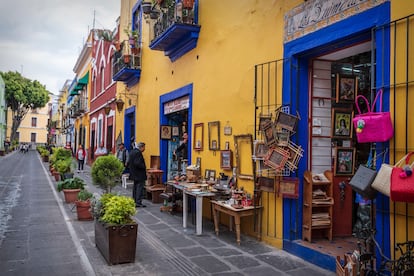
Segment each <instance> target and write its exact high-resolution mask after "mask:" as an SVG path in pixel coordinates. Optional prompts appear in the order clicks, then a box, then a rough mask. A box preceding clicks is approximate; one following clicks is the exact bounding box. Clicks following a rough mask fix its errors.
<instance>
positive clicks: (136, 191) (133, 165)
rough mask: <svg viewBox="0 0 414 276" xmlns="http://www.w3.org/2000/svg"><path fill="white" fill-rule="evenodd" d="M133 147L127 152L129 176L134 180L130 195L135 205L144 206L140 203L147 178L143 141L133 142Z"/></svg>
mask: <svg viewBox="0 0 414 276" xmlns="http://www.w3.org/2000/svg"><path fill="white" fill-rule="evenodd" d="M133 145H134V148H133V149H132V150H131V153H130V154H129V161H128V167H129V178H130V179H132V180H134V188H133V190H132V197H133V198H134V200H135V206H136V207H146V206H145V205H144V204H142V198H143V197H144V185H145V180H147V167H146V165H145V160H144V156H143V155H142V153H143V152H144V150H145V143H143V142H139V143H134V144H133Z"/></svg>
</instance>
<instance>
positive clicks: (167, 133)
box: [160, 125, 172, 140]
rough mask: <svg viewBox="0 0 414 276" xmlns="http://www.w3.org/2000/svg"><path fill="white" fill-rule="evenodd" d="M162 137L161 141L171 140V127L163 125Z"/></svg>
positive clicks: (161, 129)
mask: <svg viewBox="0 0 414 276" xmlns="http://www.w3.org/2000/svg"><path fill="white" fill-rule="evenodd" d="M160 137H161V139H166V140H170V139H171V137H172V136H171V126H166V125H162V126H161V128H160Z"/></svg>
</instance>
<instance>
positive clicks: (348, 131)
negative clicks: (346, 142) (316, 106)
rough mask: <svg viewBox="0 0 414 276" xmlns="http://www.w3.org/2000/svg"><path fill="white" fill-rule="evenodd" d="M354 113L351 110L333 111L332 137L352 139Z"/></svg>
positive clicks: (338, 109) (339, 109) (340, 109)
mask: <svg viewBox="0 0 414 276" xmlns="http://www.w3.org/2000/svg"><path fill="white" fill-rule="evenodd" d="M353 117H354V112H353V111H352V110H351V109H343V108H333V109H332V137H334V138H343V139H349V138H351V137H352V129H353V128H352V118H353Z"/></svg>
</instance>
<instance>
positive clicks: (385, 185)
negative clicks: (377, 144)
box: [371, 155, 407, 196]
mask: <svg viewBox="0 0 414 276" xmlns="http://www.w3.org/2000/svg"><path fill="white" fill-rule="evenodd" d="M406 157H407V155H405V156H404V157H403V158H401V160H399V161H398V162H397V163H395V165H394V166H393V165H389V164H385V163H383V164H382V165H381V168H380V169H379V171H378V173H377V176H376V177H375V179H374V182H372V185H371V186H372V188H374V189H375V190H377V191H378V192H380V193H382V194H384V195H386V196H390V190H391V173H392V169H393V168H395V167H400V166H401V165H402V164H403V162H404V160H405V158H406Z"/></svg>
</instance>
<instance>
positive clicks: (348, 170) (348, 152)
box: [334, 147, 355, 176]
mask: <svg viewBox="0 0 414 276" xmlns="http://www.w3.org/2000/svg"><path fill="white" fill-rule="evenodd" d="M354 166H355V149H354V148H342V147H337V148H336V152H335V169H334V175H335V176H336V175H353V174H354Z"/></svg>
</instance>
